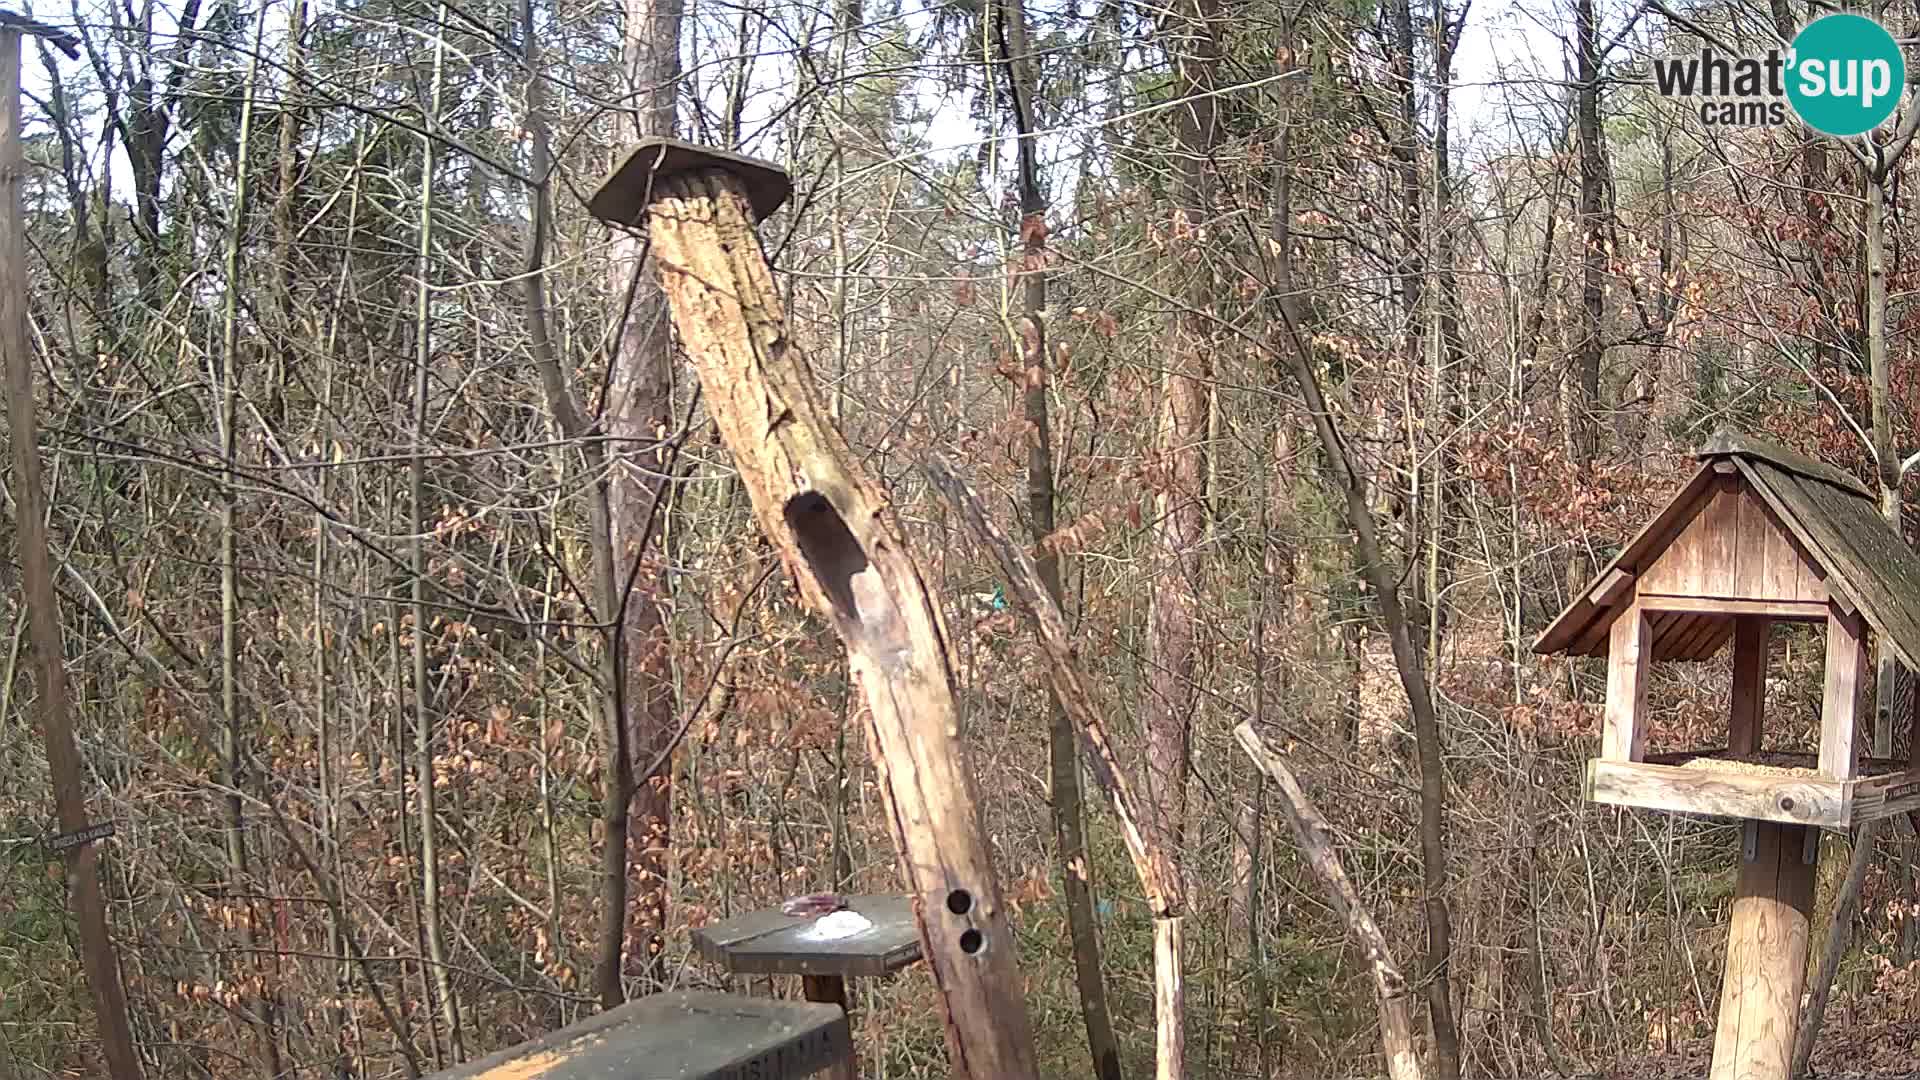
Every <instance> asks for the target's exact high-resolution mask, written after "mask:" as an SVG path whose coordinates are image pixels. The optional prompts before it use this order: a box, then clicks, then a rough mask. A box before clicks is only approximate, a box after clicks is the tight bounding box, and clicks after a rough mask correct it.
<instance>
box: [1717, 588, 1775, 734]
mask: <svg viewBox="0 0 1920 1080" xmlns="http://www.w3.org/2000/svg"><path fill="white" fill-rule="evenodd" d="M1772 631H1773V620H1772V619H1769V618H1766V617H1764V616H1758V615H1739V616H1735V617H1734V621H1733V711H1732V716H1731V717H1730V720H1729V725H1728V731H1727V750H1728V751H1729V752H1731V753H1733V754H1735V755H1740V754H1752V753H1755V752H1757V751H1758V750H1759V749H1760V724H1761V719H1762V714H1763V713H1765V711H1766V704H1767V638H1768V635H1769V634H1771V633H1772Z"/></svg>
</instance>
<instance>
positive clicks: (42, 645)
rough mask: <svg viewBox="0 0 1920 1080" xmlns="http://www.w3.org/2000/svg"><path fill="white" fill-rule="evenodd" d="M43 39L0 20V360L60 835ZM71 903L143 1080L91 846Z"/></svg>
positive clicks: (75, 779) (104, 1013) (135, 1078)
mask: <svg viewBox="0 0 1920 1080" xmlns="http://www.w3.org/2000/svg"><path fill="white" fill-rule="evenodd" d="M22 34H40V35H44V36H46V37H48V38H50V39H52V40H53V41H54V42H55V43H56V44H58V45H59V46H60V48H61V50H62V51H63V52H65V53H66V54H67V55H68V56H73V55H75V49H74V45H73V40H72V39H71V38H69V37H67V35H65V34H63V33H60V32H59V31H57V30H53V29H51V28H49V27H44V26H41V25H40V24H38V23H34V22H31V21H29V20H26V19H21V18H18V17H13V16H9V17H6V18H5V19H0V360H3V361H4V363H5V366H6V372H7V432H8V435H9V437H10V438H11V440H12V443H13V448H12V449H13V511H14V528H15V531H16V533H17V535H18V537H19V547H20V554H19V558H20V583H21V588H22V590H23V591H24V592H25V594H26V608H27V629H28V635H29V638H30V640H31V642H32V646H33V669H34V682H35V684H36V688H37V689H38V691H39V699H38V701H36V702H35V706H36V708H35V711H36V713H37V714H38V719H39V721H40V731H41V734H42V736H43V737H44V738H45V740H46V747H47V767H48V769H49V770H50V771H51V772H52V774H53V801H54V810H55V812H56V814H57V815H58V817H59V822H60V831H61V832H62V833H63V834H68V835H71V834H74V833H81V832H83V831H84V830H86V829H87V827H88V826H89V825H91V824H93V822H91V821H89V820H88V818H89V816H90V815H89V814H88V812H87V798H86V795H85V793H84V792H83V791H82V789H81V786H80V774H81V767H80V750H79V747H78V745H77V744H76V743H75V741H74V737H73V713H72V707H71V703H70V701H69V698H68V695H67V659H66V647H65V645H64V644H63V643H62V639H61V632H60V599H59V595H58V593H56V592H55V590H54V586H53V555H52V550H51V548H50V546H49V544H48V542H47V524H46V522H47V502H46V495H45V493H44V491H43V489H42V487H41V479H40V475H41V474H40V448H39V445H38V437H39V435H38V433H39V422H38V418H37V417H36V416H35V415H34V401H33V356H32V350H31V347H30V345H29V344H28V338H27V219H26V215H25V214H24V213H23V212H22V210H21V205H20V185H21V183H22V182H23V181H24V180H25V177H26V168H27V162H26V155H25V154H24V153H23V151H22V149H21V139H20V129H21V119H20V116H21V110H20V38H21V35H22ZM65 850H66V864H67V879H68V881H69V883H70V884H69V888H70V890H71V892H70V894H69V901H68V902H69V904H70V905H71V906H72V908H73V915H74V921H75V922H76V923H77V924H78V930H79V937H80V964H81V966H82V967H83V968H84V969H85V970H86V973H87V985H88V986H89V987H90V988H91V989H92V990H93V1006H94V1014H95V1016H96V1017H97V1019H98V1023H99V1025H100V1043H101V1050H102V1054H103V1056H104V1057H105V1058H106V1065H107V1074H108V1075H109V1076H111V1077H113V1080H139V1077H140V1075H141V1070H140V1059H139V1057H138V1056H137V1055H136V1053H135V1052H134V1047H133V1029H132V1027H131V1025H130V1024H129V1023H128V1022H127V996H126V990H125V989H124V988H123V987H122V986H121V983H120V962H119V960H118V959H117V958H116V957H115V954H114V948H113V938H112V936H111V935H110V934H109V933H108V930H107V903H106V897H105V896H104V895H103V893H102V892H101V889H100V855H99V852H98V851H97V850H96V849H95V847H94V845H93V843H92V841H88V840H82V841H80V842H78V843H73V844H71V845H69V846H67V847H66V849H65Z"/></svg>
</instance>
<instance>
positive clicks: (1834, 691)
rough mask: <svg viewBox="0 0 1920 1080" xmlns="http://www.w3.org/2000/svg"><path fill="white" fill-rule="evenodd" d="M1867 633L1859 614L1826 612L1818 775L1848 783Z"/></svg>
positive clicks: (1831, 608)
mask: <svg viewBox="0 0 1920 1080" xmlns="http://www.w3.org/2000/svg"><path fill="white" fill-rule="evenodd" d="M1866 671H1867V633H1866V626H1865V624H1864V623H1862V622H1861V619H1860V615H1859V613H1858V612H1857V611H1856V612H1853V613H1847V612H1843V611H1841V610H1840V609H1839V608H1838V607H1829V608H1828V609H1827V681H1826V688H1825V691H1824V692H1823V693H1822V695H1821V698H1820V775H1821V776H1824V777H1827V778H1829V779H1833V780H1850V779H1852V778H1853V774H1854V765H1853V761H1854V755H1853V739H1854V731H1855V729H1857V728H1858V727H1859V721H1860V687H1861V686H1862V684H1863V683H1864V681H1865V679H1866Z"/></svg>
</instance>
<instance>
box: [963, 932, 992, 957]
mask: <svg viewBox="0 0 1920 1080" xmlns="http://www.w3.org/2000/svg"><path fill="white" fill-rule="evenodd" d="M986 947H987V936H986V935H985V934H982V933H981V932H980V931H978V930H973V929H968V930H963V931H961V932H960V951H961V952H963V953H966V954H967V955H968V956H975V955H977V954H978V953H979V952H980V950H981V949H984V948H986Z"/></svg>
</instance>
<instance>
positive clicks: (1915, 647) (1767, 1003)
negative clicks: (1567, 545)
mask: <svg viewBox="0 0 1920 1080" xmlns="http://www.w3.org/2000/svg"><path fill="white" fill-rule="evenodd" d="M1698 457H1699V458H1700V460H1701V465H1700V468H1699V470H1698V471H1697V472H1695V473H1694V475H1693V478H1692V479H1691V480H1689V481H1688V482H1687V484H1686V486H1685V487H1683V488H1682V489H1681V490H1680V492H1679V494H1677V495H1676V496H1674V498H1673V499H1672V501H1670V502H1669V503H1668V504H1667V506H1666V508H1665V509H1663V510H1662V511H1661V512H1660V514H1659V515H1658V516H1657V517H1655V518H1654V520H1653V521H1652V522H1651V523H1650V524H1648V525H1647V527H1646V528H1645V529H1643V530H1641V532H1640V534H1639V535H1638V536H1636V537H1634V538H1633V540H1632V541H1630V542H1629V543H1628V544H1627V546H1626V548H1625V550H1623V551H1622V552H1621V553H1620V555H1619V556H1618V557H1617V558H1615V559H1614V561H1613V562H1612V563H1611V564H1610V565H1608V567H1607V568H1606V569H1605V570H1604V571H1602V573H1601V574H1600V576H1599V577H1598V578H1597V579H1595V581H1594V582H1593V583H1592V584H1591V585H1589V586H1588V588H1587V589H1586V590H1585V591H1584V592H1582V593H1580V594H1579V595H1577V596H1575V597H1574V599H1573V602H1572V603H1571V604H1569V605H1568V606H1567V608H1566V609H1565V610H1564V611H1562V612H1561V613H1560V615H1559V616H1558V617H1557V618H1555V619H1554V621H1553V623H1552V625H1550V626H1548V627H1547V629H1546V631H1545V632H1544V633H1542V634H1541V635H1540V638H1539V640H1537V641H1536V642H1535V643H1534V650H1535V651H1536V652H1540V653H1548V654H1567V655H1574V656H1604V657H1606V658H1607V702H1606V709H1605V714H1604V718H1603V721H1602V728H1601V733H1600V756H1599V757H1598V758H1595V759H1593V760H1591V761H1589V762H1587V770H1586V797H1587V799H1588V800H1589V801H1591V802H1597V803H1607V804H1610V805H1614V806H1629V807H1642V808H1646V809H1653V810H1662V811H1667V812H1670V813H1682V814H1703V815H1708V816H1713V817H1723V818H1737V819H1741V820H1742V821H1743V822H1744V828H1743V830H1742V851H1741V864H1740V873H1739V877H1738V879H1737V881H1736V884H1735V890H1734V905H1733V922H1732V926H1731V927H1730V928H1729V932H1728V937H1727V969H1726V975H1725V979H1724V982H1723V983H1722V989H1721V1000H1720V1016H1719V1023H1718V1029H1717V1034H1716V1037H1715V1040H1714V1052H1713V1072H1712V1080H1788V1074H1789V1071H1790V1068H1791V1063H1792V1055H1793V1039H1794V1028H1795V1024H1796V1022H1797V1019H1798V1013H1799V1007H1800V992H1801V990H1802V989H1803V988H1804V982H1805V977H1806V949H1807V920H1808V918H1809V916H1810V914H1811V911H1812V908H1813V874H1814V862H1815V857H1816V853H1817V851H1818V840H1819V830H1821V829H1832V830H1836V831H1840V832H1845V831H1847V830H1849V829H1850V828H1852V827H1853V826H1854V825H1857V824H1860V823H1862V822H1866V821H1871V820H1874V819H1876V818H1883V817H1888V816H1891V815H1894V814H1900V813H1906V812H1908V811H1911V810H1914V809H1915V808H1920V768H1915V767H1914V764H1915V762H1910V761H1907V760H1900V761H1895V760H1891V759H1879V758H1869V757H1866V756H1864V755H1862V754H1861V753H1859V752H1857V749H1856V742H1857V740H1856V734H1857V730H1858V726H1859V719H1860V716H1861V715H1862V710H1861V707H1860V698H1861V692H1862V690H1863V688H1864V687H1865V685H1866V684H1867V682H1868V681H1869V680H1868V677H1867V642H1868V635H1869V634H1870V633H1871V634H1873V635H1875V636H1877V638H1878V640H1879V642H1880V646H1881V648H1882V649H1885V650H1889V651H1890V652H1891V654H1892V655H1893V656H1894V657H1896V658H1897V659H1898V660H1899V661H1900V662H1901V663H1902V664H1904V665H1905V666H1906V667H1907V668H1908V669H1909V670H1911V669H1913V668H1914V667H1915V666H1916V665H1915V663H1914V658H1915V656H1916V655H1920V556H1917V555H1915V553H1914V552H1913V551H1911V550H1910V549H1909V548H1908V547H1907V546H1906V544H1905V543H1904V542H1903V541H1902V539H1901V537H1900V535H1899V534H1898V533H1897V532H1896V531H1894V529H1893V528H1892V527H1891V526H1889V525H1888V524H1887V523H1886V521H1885V520H1884V519H1883V518H1881V517H1880V514H1879V511H1878V507H1877V506H1876V504H1875V501H1874V498H1873V493H1872V492H1871V491H1870V490H1869V489H1868V488H1867V487H1866V485H1864V484H1862V483H1860V482H1859V481H1858V480H1856V479H1854V478H1853V477H1851V476H1848V475H1847V474H1846V473H1844V472H1841V471H1840V470H1838V469H1835V468H1833V467H1831V466H1828V465H1823V464H1820V463H1819V462H1816V461H1811V460H1808V459H1807V458H1804V457H1801V456H1800V455H1798V454H1794V453H1791V452H1789V451H1786V450H1782V449H1780V448H1779V447H1776V446H1772V445H1769V444H1767V443H1763V442H1759V441H1757V440H1753V439H1747V438H1744V437H1742V436H1738V435H1733V434H1730V433H1723V434H1720V435H1716V436H1715V437H1714V438H1713V440H1712V441H1711V442H1710V443H1709V444H1708V445H1707V446H1706V447H1705V448H1704V449H1702V450H1701V451H1700V453H1699V455H1698ZM1779 622H1801V623H1812V624H1816V625H1820V626H1823V627H1824V628H1825V631H1826V668H1825V675H1826V678H1825V687H1824V690H1823V692H1822V697H1821V706H1820V742H1819V746H1818V748H1817V752H1814V753H1807V752H1798V753H1796V752H1790V751H1786V750H1782V749H1779V748H1770V747H1769V746H1768V744H1767V739H1766V734H1767V732H1766V718H1765V700H1766V673H1767V642H1768V637H1769V635H1770V633H1771V631H1772V628H1773V626H1774V624H1775V623H1779ZM1729 643H1731V644H1732V647H1733V687H1732V694H1731V701H1730V702H1729V707H1728V713H1727V740H1726V745H1725V746H1724V747H1701V748H1691V749H1682V750H1677V751H1676V750H1667V751H1664V752H1657V753H1655V752H1649V749H1648V748H1649V746H1650V745H1656V744H1658V743H1659V742H1661V741H1662V740H1661V739H1660V736H1661V734H1662V733H1661V732H1660V731H1659V730H1658V728H1657V726H1656V725H1655V724H1654V722H1653V721H1654V717H1653V716H1652V715H1651V714H1650V713H1649V711H1648V709H1647V678H1648V669H1649V668H1650V666H1651V665H1652V664H1654V663H1656V662H1660V661H1667V660H1689V661H1700V660H1707V659H1710V658H1712V657H1714V656H1716V655H1717V654H1718V653H1719V652H1720V650H1721V649H1722V647H1724V646H1726V645H1727V644H1729ZM1909 722H1910V723H1911V722H1912V721H1911V719H1910V720H1909ZM1913 734H1914V736H1915V737H1913V738H1911V739H1910V741H1911V744H1912V745H1913V746H1915V747H1920V731H1916V732H1914V733H1913ZM1915 761H1916V762H1920V759H1915Z"/></svg>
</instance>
